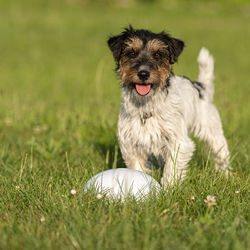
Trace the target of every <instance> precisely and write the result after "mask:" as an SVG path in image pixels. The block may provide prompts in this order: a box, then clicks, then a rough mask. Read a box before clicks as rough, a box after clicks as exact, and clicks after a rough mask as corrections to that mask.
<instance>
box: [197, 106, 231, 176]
mask: <svg viewBox="0 0 250 250" xmlns="http://www.w3.org/2000/svg"><path fill="white" fill-rule="evenodd" d="M204 105H205V107H204V109H203V114H201V117H200V118H199V121H198V124H197V126H196V128H195V130H194V134H195V136H197V137H198V138H199V139H201V140H203V141H205V142H206V143H207V144H208V146H209V147H210V148H211V151H212V154H213V157H214V161H215V169H216V170H223V171H225V174H226V175H228V174H229V171H230V170H231V166H230V153H229V150H228V145H227V141H226V139H225V136H224V133H223V128H222V124H221V120H220V116H219V113H218V111H217V109H216V108H215V106H214V105H213V104H211V103H206V104H204Z"/></svg>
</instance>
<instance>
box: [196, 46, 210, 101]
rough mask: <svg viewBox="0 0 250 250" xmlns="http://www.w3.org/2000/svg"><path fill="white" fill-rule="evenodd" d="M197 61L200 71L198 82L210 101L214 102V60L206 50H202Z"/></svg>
mask: <svg viewBox="0 0 250 250" xmlns="http://www.w3.org/2000/svg"><path fill="white" fill-rule="evenodd" d="M197 61H198V64H199V69H200V72H199V77H198V81H199V82H200V83H202V84H203V86H204V88H205V91H206V92H207V94H208V97H209V100H210V101H211V102H212V101H213V96H214V84H213V80H214V59H213V57H212V55H211V54H210V53H209V51H208V50H207V49H206V48H202V49H201V50H200V53H199V56H198V58H197Z"/></svg>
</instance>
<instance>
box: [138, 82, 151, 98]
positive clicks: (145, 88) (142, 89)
mask: <svg viewBox="0 0 250 250" xmlns="http://www.w3.org/2000/svg"><path fill="white" fill-rule="evenodd" d="M135 88H136V91H137V92H138V94H140V95H146V94H148V92H149V91H150V89H151V84H147V85H142V84H136V85H135Z"/></svg>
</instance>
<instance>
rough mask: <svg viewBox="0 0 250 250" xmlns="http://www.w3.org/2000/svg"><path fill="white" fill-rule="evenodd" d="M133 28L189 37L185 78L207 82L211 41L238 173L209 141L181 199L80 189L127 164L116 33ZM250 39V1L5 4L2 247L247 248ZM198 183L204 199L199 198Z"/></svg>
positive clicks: (0, 51)
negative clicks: (223, 174)
mask: <svg viewBox="0 0 250 250" xmlns="http://www.w3.org/2000/svg"><path fill="white" fill-rule="evenodd" d="M129 24H132V25H133V26H134V27H135V28H145V29H150V30H152V31H155V32H160V31H162V30H166V31H167V32H169V33H170V34H172V35H173V36H175V37H177V38H180V39H182V40H184V41H185V43H186V48H185V50H184V52H183V54H182V55H181V56H180V58H179V62H178V64H176V65H175V66H174V72H175V73H176V74H180V75H186V76H188V77H190V78H192V79H196V77H197V75H198V66H197V62H196V57H197V55H198V52H199V50H200V48H201V47H202V46H205V47H207V48H208V49H209V50H210V51H211V53H212V54H213V55H214V57H215V75H216V79H215V103H216V105H217V107H218V109H219V111H220V114H221V117H222V121H223V126H224V130H225V135H226V138H227V139H228V143H229V148H230V151H231V153H232V165H233V167H234V176H235V177H234V179H232V180H229V181H225V179H223V178H219V177H217V176H216V175H213V171H212V169H213V163H212V162H210V161H209V162H210V163H209V164H210V165H209V166H211V169H210V168H209V169H206V170H204V168H206V164H205V163H206V161H207V152H206V147H204V145H203V144H201V143H199V142H197V143H198V147H197V148H198V149H197V152H196V153H195V155H194V157H193V159H192V162H191V163H190V165H191V166H194V167H196V168H195V169H194V170H193V172H192V173H191V174H190V177H189V179H188V180H187V181H186V185H184V186H183V188H182V189H181V190H180V191H179V192H177V194H173V195H172V196H171V199H168V197H161V199H160V200H158V201H155V202H154V203H152V202H149V203H148V204H147V205H146V206H145V207H140V205H139V206H137V205H136V204H134V203H129V204H128V205H127V206H125V207H123V206H121V207H120V206H118V207H117V208H116V207H112V206H110V205H107V204H106V203H100V202H99V201H96V200H94V201H93V200H89V199H88V198H87V197H85V196H84V195H83V194H81V195H80V192H81V190H82V186H83V184H84V183H85V182H86V181H87V180H88V178H90V177H91V176H92V175H93V174H95V173H97V172H99V171H102V170H104V169H108V168H111V167H112V166H113V167H124V164H123V161H122V159H121V155H120V154H119V150H118V144H117V137H116V125H117V117H118V113H119V106H120V102H121V97H120V87H119V83H118V80H117V79H116V76H115V73H114V71H113V69H114V67H115V65H114V62H113V58H112V55H111V53H110V51H109V50H108V47H107V45H106V40H107V39H108V37H109V36H110V35H115V34H117V33H119V32H121V30H122V28H123V27H126V26H128V25H129ZM249 41H250V3H249V1H247V0H238V1H236V0H235V1H234V0H229V1H212V0H211V1H205V0H203V1H195V0H189V1H188V0H187V1H185V0H179V1H174V0H170V1H163V0H154V1H153V0H152V1H150V0H148V1H143V0H141V1H139V0H138V1H135V0H127V1H126V0H117V1H115V0H107V1H101V0H95V1H90V0H89V1H88V0H85V1H80V0H65V1H63V0H50V1H49V0H36V1H31V0H22V1H17V0H10V1H7V0H2V1H1V2H0V141H1V144H0V145H1V147H0V156H1V158H0V164H1V166H0V185H1V186H0V188H1V192H2V197H1V200H0V222H1V225H0V245H1V248H3V249H7V248H9V249H13V248H17V249H19V248H20V247H25V248H26V249H31V248H32V249H34V248H38V249H41V248H46V249H47V248H53V249H57V248H70V249H71V248H72V249H73V248H82V249H117V248H121V249H127V248H128V247H130V248H135V249H162V248H164V249H168V248H169V249H171V248H173V247H175V248H178V249H193V248H199V249H200V248H202V249H233V248H234V249H247V246H248V240H247V236H249V235H248V232H247V225H246V223H247V221H248V220H247V219H248V218H247V214H248V213H247V211H248V212H249V210H248V208H247V207H248V206H247V198H248V191H247V190H249V186H248V177H249V149H250V148H249V130H250V125H249V123H250V119H249V117H250V103H249V90H250V87H249V83H250V82H249V71H250V67H249V51H250V43H249ZM206 171H210V172H208V173H210V174H211V175H213V178H212V180H211V181H210V178H209V177H210V176H209V175H207V174H206ZM216 181H217V182H218V184H217V182H216ZM72 188H75V189H76V190H77V194H78V195H79V196H77V198H75V197H71V195H70V190H71V189H72ZM236 189H237V190H238V189H239V190H240V195H238V196H237V197H235V190H236ZM194 190H195V193H196V194H197V196H199V198H197V199H198V200H197V202H196V203H195V205H194V204H190V200H189V198H188V197H189V195H190V194H191V193H192V192H194ZM221 190H223V191H222V192H220V191H221ZM209 192H215V193H217V195H218V197H220V199H221V200H220V201H221V203H220V204H221V206H219V207H218V209H217V210H213V212H212V213H210V212H211V211H210V210H209V211H210V212H209V211H208V210H206V208H205V207H204V204H203V199H204V198H206V194H211V193H209ZM225 194H226V195H225ZM176 202H177V203H178V202H181V203H182V205H181V207H180V206H178V211H177V210H176V209H177V208H176V206H175V205H174V204H176ZM69 208H71V209H69ZM143 209H146V213H147V216H145V211H144V210H143ZM163 211H165V212H163ZM166 211H167V212H166ZM208 212H209V213H208ZM72 213H73V214H72ZM120 214H122V215H123V218H121V216H120ZM42 216H45V218H46V222H45V223H42V222H41V221H40V218H41V217H42ZM169 218H172V219H169ZM135 221H136V223H135V224H134V222H135ZM152 225H153V226H152ZM143 230H146V231H143ZM164 232H169V234H168V235H167V233H164ZM110 234H113V235H115V236H116V237H114V238H112V237H111V238H109V237H110V236H109V235H110ZM131 237H132V239H133V240H132V241H130V238H131Z"/></svg>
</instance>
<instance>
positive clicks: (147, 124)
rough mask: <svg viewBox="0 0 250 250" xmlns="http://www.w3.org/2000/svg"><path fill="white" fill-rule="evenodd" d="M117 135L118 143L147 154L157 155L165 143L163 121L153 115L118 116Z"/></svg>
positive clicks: (165, 135) (165, 134)
mask: <svg viewBox="0 0 250 250" xmlns="http://www.w3.org/2000/svg"><path fill="white" fill-rule="evenodd" d="M118 134H119V140H120V143H124V144H126V145H130V146H131V147H137V148H139V149H140V150H142V149H143V150H144V151H147V153H155V154H157V153H158V152H159V150H160V148H161V147H162V146H163V145H164V144H165V145H166V142H167V133H166V130H165V128H164V124H163V121H162V119H161V118H160V117H159V116H157V115H155V114H153V113H142V114H138V115H137V116H134V117H130V116H123V115H120V118H119V123H118Z"/></svg>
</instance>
